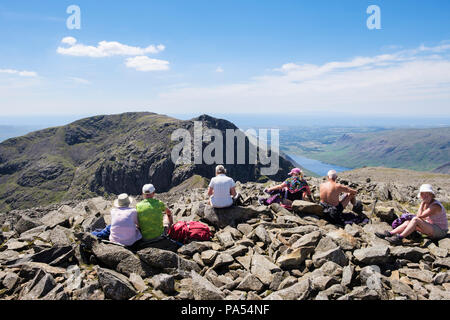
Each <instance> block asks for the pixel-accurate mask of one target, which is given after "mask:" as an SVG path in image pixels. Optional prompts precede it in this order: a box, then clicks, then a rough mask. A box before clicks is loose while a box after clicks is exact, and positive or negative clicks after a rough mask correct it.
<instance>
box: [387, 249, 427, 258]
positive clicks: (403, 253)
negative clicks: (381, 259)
mask: <svg viewBox="0 0 450 320" xmlns="http://www.w3.org/2000/svg"><path fill="white" fill-rule="evenodd" d="M390 253H391V255H392V256H394V257H395V258H397V259H405V260H409V261H412V262H419V261H420V260H421V259H422V258H423V256H424V255H425V254H427V253H428V250H426V249H423V248H419V247H403V246H396V247H393V248H391V249H390Z"/></svg>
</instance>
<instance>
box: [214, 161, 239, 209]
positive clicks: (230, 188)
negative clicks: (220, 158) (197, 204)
mask: <svg viewBox="0 0 450 320" xmlns="http://www.w3.org/2000/svg"><path fill="white" fill-rule="evenodd" d="M226 173H227V170H226V169H225V167H224V166H223V165H218V166H217V167H216V176H215V177H214V178H212V179H211V182H210V183H209V187H208V196H210V198H209V204H210V205H211V206H212V207H214V208H228V207H231V206H232V205H233V203H234V202H235V201H237V200H238V199H239V197H240V194H239V193H237V192H236V183H235V182H234V180H233V179H232V178H230V177H227V176H226Z"/></svg>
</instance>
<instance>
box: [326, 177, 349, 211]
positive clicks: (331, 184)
mask: <svg viewBox="0 0 450 320" xmlns="http://www.w3.org/2000/svg"><path fill="white" fill-rule="evenodd" d="M350 190H351V189H350V188H347V187H345V186H343V185H341V184H339V183H336V182H335V181H332V180H329V181H327V182H325V183H322V184H321V185H320V201H321V202H324V203H328V204H330V205H332V206H337V205H339V196H340V194H341V193H342V192H349V191H350Z"/></svg>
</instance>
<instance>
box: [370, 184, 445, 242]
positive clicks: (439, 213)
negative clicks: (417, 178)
mask: <svg viewBox="0 0 450 320" xmlns="http://www.w3.org/2000/svg"><path fill="white" fill-rule="evenodd" d="M417 197H418V198H419V199H421V200H422V202H421V203H420V207H419V210H418V212H417V215H416V217H414V218H413V219H412V220H410V221H405V222H404V223H403V224H402V225H400V226H399V227H398V228H396V229H394V230H392V231H391V232H386V233H385V234H384V235H383V234H377V236H378V237H380V238H385V239H386V240H387V241H389V242H390V243H391V244H394V245H398V244H401V243H402V241H403V238H405V237H407V236H409V235H410V234H411V233H413V232H414V231H418V232H421V233H423V234H426V235H427V236H429V237H430V238H431V239H433V240H439V239H442V238H445V237H446V236H447V233H448V220H447V212H446V211H445V208H444V206H443V205H442V204H441V203H440V202H439V201H438V200H436V199H435V198H436V193H435V192H434V190H433V187H432V186H431V185H430V184H423V185H422V186H420V189H419V194H418V196H417Z"/></svg>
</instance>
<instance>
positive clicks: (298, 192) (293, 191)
mask: <svg viewBox="0 0 450 320" xmlns="http://www.w3.org/2000/svg"><path fill="white" fill-rule="evenodd" d="M288 175H290V176H291V177H290V178H287V179H286V180H285V181H284V182H283V183H282V184H279V185H277V186H274V187H272V188H268V189H266V190H264V191H265V192H266V193H273V192H274V191H283V190H286V191H287V192H286V196H285V199H283V204H285V205H287V206H288V207H290V206H291V205H292V202H293V201H295V200H305V199H308V200H309V201H310V202H313V200H312V197H311V190H310V188H309V185H308V182H306V180H305V178H304V176H303V171H302V170H301V169H300V168H294V169H292V170H291V172H289V173H288Z"/></svg>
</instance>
